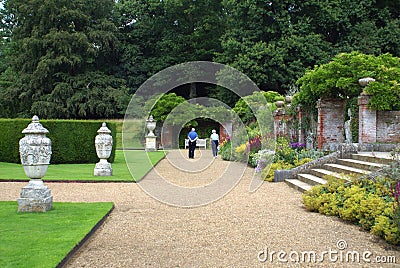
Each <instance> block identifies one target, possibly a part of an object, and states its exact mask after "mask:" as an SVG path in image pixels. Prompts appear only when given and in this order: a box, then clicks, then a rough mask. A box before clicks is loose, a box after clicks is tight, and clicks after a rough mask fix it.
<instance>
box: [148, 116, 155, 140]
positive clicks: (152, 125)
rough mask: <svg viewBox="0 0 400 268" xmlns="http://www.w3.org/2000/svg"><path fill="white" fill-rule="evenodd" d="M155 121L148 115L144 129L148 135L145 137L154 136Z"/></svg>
mask: <svg viewBox="0 0 400 268" xmlns="http://www.w3.org/2000/svg"><path fill="white" fill-rule="evenodd" d="M156 123H157V122H156V121H154V118H153V116H152V115H150V117H149V119H147V120H146V127H147V129H148V130H149V133H148V134H147V136H155V135H154V129H155V128H156Z"/></svg>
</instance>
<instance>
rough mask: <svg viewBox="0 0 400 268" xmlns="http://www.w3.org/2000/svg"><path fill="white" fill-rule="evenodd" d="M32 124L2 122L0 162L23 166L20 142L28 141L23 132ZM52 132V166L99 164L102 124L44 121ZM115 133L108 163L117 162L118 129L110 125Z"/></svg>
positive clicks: (0, 121)
mask: <svg viewBox="0 0 400 268" xmlns="http://www.w3.org/2000/svg"><path fill="white" fill-rule="evenodd" d="M29 123H31V120H30V119H0V124H1V126H2V131H1V132H0V161H1V162H11V163H20V156H19V140H20V139H21V138H23V137H24V134H22V133H21V132H22V130H23V129H25V128H26V127H27V126H28V124H29ZM40 123H41V124H42V125H43V126H44V127H45V128H46V129H47V130H48V131H49V133H48V134H47V137H49V138H50V139H51V142H52V156H51V160H50V161H51V163H52V164H68V163H96V162H98V161H99V159H98V157H97V154H96V148H95V146H94V139H95V136H96V135H97V130H98V129H99V128H100V127H101V123H102V122H101V121H86V120H40ZM107 127H108V128H109V129H110V130H111V135H112V136H113V141H114V146H113V149H112V152H111V156H110V158H109V159H108V161H110V162H113V161H114V156H115V144H116V125H115V123H107Z"/></svg>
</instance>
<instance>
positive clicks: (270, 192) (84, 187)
mask: <svg viewBox="0 0 400 268" xmlns="http://www.w3.org/2000/svg"><path fill="white" fill-rule="evenodd" d="M243 171H244V174H243V177H242V179H241V180H240V182H239V183H238V184H237V185H236V187H234V188H233V189H232V190H231V191H230V192H229V193H228V194H226V195H225V196H224V197H222V198H220V199H218V200H217V201H215V202H212V203H210V204H208V205H203V206H198V207H194V208H182V207H176V206H171V205H167V204H164V203H162V202H160V201H157V200H156V199H154V198H153V197H151V196H149V195H148V194H146V193H145V192H144V191H143V190H142V188H141V187H140V185H138V184H134V183H46V185H47V186H49V188H50V189H51V191H52V195H53V199H54V201H55V202H95V201H113V202H114V203H115V209H114V211H113V212H112V213H111V214H110V216H109V217H108V218H107V220H106V221H105V222H104V224H103V225H102V226H101V227H100V228H99V229H98V230H97V231H96V232H95V234H94V235H93V236H92V237H91V238H90V239H89V240H88V241H87V242H86V243H85V244H84V245H83V246H82V247H81V248H80V249H79V250H78V251H77V252H76V254H75V255H74V256H73V257H72V258H71V259H70V260H69V261H68V262H67V264H66V265H65V267H148V266H149V267H400V252H399V248H398V247H393V246H390V245H388V244H387V243H385V242H384V241H383V240H381V239H379V238H376V237H374V236H372V235H370V234H369V233H368V232H365V231H363V230H361V229H360V228H359V227H358V226H355V225H352V224H348V223H345V222H343V221H341V220H340V219H338V218H335V217H327V216H324V215H320V214H317V213H311V212H308V211H306V210H305V209H304V207H303V205H302V203H301V194H300V193H299V192H298V191H296V190H294V189H292V188H289V187H288V186H287V185H286V184H285V183H283V182H282V183H267V182H265V183H263V184H262V185H261V187H260V188H259V189H258V190H257V191H255V192H253V193H251V192H249V185H250V183H251V181H252V179H253V175H254V170H253V169H251V168H246V167H245V166H243V164H240V163H232V162H226V161H222V160H221V159H219V158H217V159H215V160H214V159H213V158H212V157H211V151H207V150H205V151H204V150H202V151H199V150H196V159H194V160H189V159H187V151H171V152H170V153H169V154H168V157H167V158H166V159H164V160H162V161H161V162H160V163H159V164H158V165H157V166H156V168H155V169H154V170H153V171H152V172H150V173H149V174H148V175H147V176H146V177H145V178H144V180H143V182H144V181H146V182H147V183H150V182H152V180H154V182H156V180H155V178H156V177H162V178H164V179H165V180H167V181H169V182H171V183H173V184H174V185H179V186H181V187H183V186H184V187H195V188H196V187H197V188H198V187H200V188H201V187H209V185H210V184H212V182H213V181H217V180H218V178H220V177H221V176H223V174H224V173H229V174H234V173H235V172H236V173H238V174H241V172H243ZM221 174H222V175H221ZM230 176H231V175H230ZM25 185H26V183H16V182H13V183H8V182H3V183H0V200H16V199H17V198H18V195H19V191H20V189H21V188H22V187H23V186H25ZM185 198H186V197H185ZM344 241H345V242H346V245H347V247H346V248H345V249H343V250H339V248H338V246H340V247H341V246H343V245H344ZM338 243H339V245H338ZM261 251H263V252H267V251H268V254H267V255H268V257H269V258H268V259H267V260H265V261H264V260H263V258H264V257H265V255H263V254H260V252H261ZM273 251H274V252H279V251H281V255H280V256H281V257H282V260H283V259H286V260H287V262H283V261H279V259H278V254H277V253H273V254H272V252H273ZM324 251H326V252H329V251H330V252H331V255H329V254H328V253H325V255H324V257H323V259H324V261H322V262H320V260H321V259H322V256H321V255H322V254H323V252H324ZM307 252H315V253H316V254H318V256H317V262H313V261H308V260H307V254H306V255H305V256H306V257H305V260H304V261H302V255H304V254H305V253H307ZM335 252H336V253H335ZM349 252H350V253H352V252H357V253H359V254H360V261H357V260H355V261H352V258H350V259H349V261H346V255H349V254H348V253H349ZM368 252H371V254H372V255H368ZM284 253H286V255H283V254H284ZM296 253H297V254H299V262H296V261H294V260H295V259H296V256H297V255H296ZM364 253H365V254H367V257H368V258H367V259H366V260H363V258H362V256H363V254H364ZM271 254H272V256H271ZM379 256H382V257H386V256H391V257H395V258H396V262H397V264H394V263H390V264H388V263H383V264H382V263H377V262H376V261H375V260H376V257H379ZM271 259H272V260H271ZM368 259H369V260H370V261H371V262H367V261H368Z"/></svg>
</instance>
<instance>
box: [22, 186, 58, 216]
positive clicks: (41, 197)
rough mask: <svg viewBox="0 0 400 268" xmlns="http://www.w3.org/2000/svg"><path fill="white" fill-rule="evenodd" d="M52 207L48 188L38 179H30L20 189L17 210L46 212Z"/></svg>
mask: <svg viewBox="0 0 400 268" xmlns="http://www.w3.org/2000/svg"><path fill="white" fill-rule="evenodd" d="M52 207H53V197H52V196H51V191H50V189H49V188H48V187H47V186H45V185H44V184H43V181H42V180H40V179H36V180H35V179H32V180H30V181H29V184H28V185H27V186H25V187H23V188H22V189H21V193H20V198H18V212H46V211H48V210H51V208H52Z"/></svg>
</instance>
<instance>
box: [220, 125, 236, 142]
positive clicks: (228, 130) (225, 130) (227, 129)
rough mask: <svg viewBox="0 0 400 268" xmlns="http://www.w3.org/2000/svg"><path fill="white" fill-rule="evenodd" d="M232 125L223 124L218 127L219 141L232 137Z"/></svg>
mask: <svg viewBox="0 0 400 268" xmlns="http://www.w3.org/2000/svg"><path fill="white" fill-rule="evenodd" d="M232 132H233V125H232V122H224V123H222V124H221V125H219V141H220V142H222V141H223V140H225V139H226V138H227V137H230V138H231V137H232Z"/></svg>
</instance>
